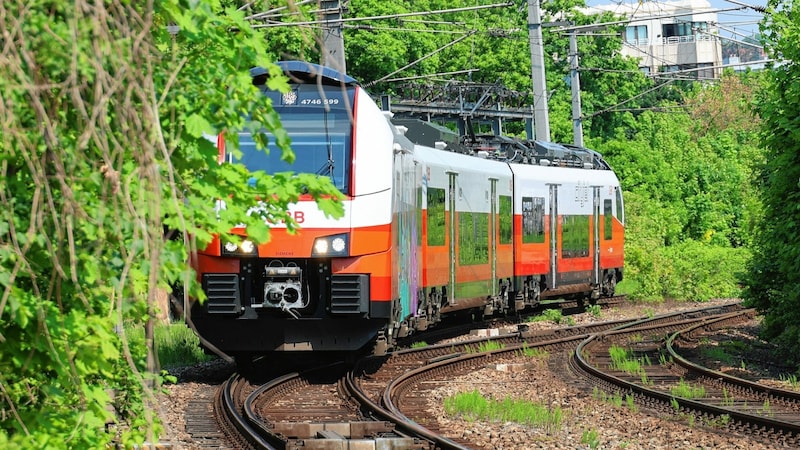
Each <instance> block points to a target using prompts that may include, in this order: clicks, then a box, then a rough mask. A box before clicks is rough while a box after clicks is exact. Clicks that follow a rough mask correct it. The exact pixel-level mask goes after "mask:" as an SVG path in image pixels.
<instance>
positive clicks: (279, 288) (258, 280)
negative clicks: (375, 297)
mask: <svg viewBox="0 0 800 450" xmlns="http://www.w3.org/2000/svg"><path fill="white" fill-rule="evenodd" d="M202 281H203V290H204V291H205V292H206V295H207V296H208V299H207V301H206V304H205V311H206V313H208V314H224V315H237V316H243V317H244V318H256V317H259V316H272V317H287V318H295V319H297V318H322V317H327V316H348V317H353V316H365V315H366V314H367V313H368V312H369V276H368V275H366V274H331V269H330V262H329V261H328V260H321V259H261V258H257V259H243V260H242V265H241V270H240V272H239V273H238V274H231V273H221V274H205V275H203V280H202Z"/></svg>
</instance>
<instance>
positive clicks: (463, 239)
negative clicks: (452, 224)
mask: <svg viewBox="0 0 800 450" xmlns="http://www.w3.org/2000/svg"><path fill="white" fill-rule="evenodd" d="M488 262H489V215H488V214H485V213H470V212H459V213H458V263H459V264H462V265H470V264H486V263H488Z"/></svg>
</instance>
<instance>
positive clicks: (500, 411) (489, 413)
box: [444, 390, 564, 432]
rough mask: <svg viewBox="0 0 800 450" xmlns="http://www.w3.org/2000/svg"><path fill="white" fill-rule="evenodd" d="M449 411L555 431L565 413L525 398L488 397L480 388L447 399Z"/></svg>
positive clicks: (445, 405)
mask: <svg viewBox="0 0 800 450" xmlns="http://www.w3.org/2000/svg"><path fill="white" fill-rule="evenodd" d="M444 409H445V412H447V414H450V415H460V416H462V417H464V418H465V419H466V420H492V421H501V422H516V423H521V424H524V425H532V426H536V427H541V428H544V429H545V430H547V431H549V432H552V431H557V430H558V429H559V428H560V427H561V421H562V419H563V415H564V414H563V412H562V411H561V408H559V407H548V406H547V405H542V404H539V403H533V402H529V401H526V400H514V399H512V398H510V397H506V398H504V399H503V400H496V399H491V398H488V399H487V398H486V397H484V396H483V395H481V393H480V392H478V391H477V390H473V391H470V392H462V393H459V394H456V395H453V396H450V397H447V398H445V399H444Z"/></svg>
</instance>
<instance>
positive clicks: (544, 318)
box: [528, 309, 564, 325]
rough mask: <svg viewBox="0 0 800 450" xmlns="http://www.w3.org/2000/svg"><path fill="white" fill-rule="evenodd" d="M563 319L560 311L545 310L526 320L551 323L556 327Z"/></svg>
mask: <svg viewBox="0 0 800 450" xmlns="http://www.w3.org/2000/svg"><path fill="white" fill-rule="evenodd" d="M563 319H564V316H563V314H562V312H561V310H560V309H545V310H544V311H543V312H542V313H541V314H539V315H536V316H533V317H530V318H528V321H529V322H553V323H554V324H556V325H558V324H560V323H561V321H562V320H563Z"/></svg>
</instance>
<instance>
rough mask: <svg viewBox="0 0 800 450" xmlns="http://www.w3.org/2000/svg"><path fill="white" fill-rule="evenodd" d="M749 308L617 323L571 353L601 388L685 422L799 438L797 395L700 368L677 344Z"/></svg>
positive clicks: (772, 438) (738, 318) (743, 315)
mask: <svg viewBox="0 0 800 450" xmlns="http://www.w3.org/2000/svg"><path fill="white" fill-rule="evenodd" d="M754 315H755V312H754V311H753V310H743V311H737V312H732V313H727V314H719V315H715V316H714V317H711V318H708V319H704V320H701V321H697V322H696V323H691V322H686V321H681V322H675V323H667V324H652V325H648V326H646V327H620V328H619V329H616V330H614V331H611V332H607V333H603V334H595V335H593V336H591V337H590V338H588V339H586V340H584V341H583V342H582V343H581V344H580V345H579V346H578V348H577V350H576V352H575V356H574V358H573V359H572V363H573V368H574V370H576V371H578V372H580V373H583V374H587V375H588V376H589V377H590V378H589V379H590V380H592V382H593V383H594V384H595V385H596V386H597V387H598V388H599V389H601V390H603V391H604V392H607V393H613V394H614V395H620V396H631V397H632V398H633V399H634V401H635V402H636V403H637V404H641V405H643V406H644V407H647V408H650V409H654V410H657V411H660V412H662V413H666V414H672V415H674V416H676V417H678V418H680V419H682V420H686V421H687V422H688V423H700V424H702V425H706V426H710V427H713V428H719V429H728V430H730V431H736V432H742V433H745V434H749V435H752V436H755V437H758V438H762V439H765V440H768V441H769V442H773V443H777V444H780V445H784V446H788V447H796V446H797V445H798V443H800V441H799V440H798V438H799V437H800V414H798V412H799V411H800V394H798V393H797V392H794V391H788V390H783V389H777V388H772V387H767V386H763V385H760V384H758V383H753V382H750V381H747V380H743V379H740V378H736V377H733V376H729V375H726V374H724V373H722V372H717V371H713V370H709V369H706V368H704V367H701V366H699V365H697V364H694V363H692V362H690V361H688V360H687V359H685V358H683V357H682V356H681V355H680V347H681V345H686V344H687V343H688V342H689V341H691V340H694V339H697V337H698V336H699V335H700V334H702V333H704V332H709V331H711V330H718V329H721V328H725V327H730V326H734V325H736V324H738V323H741V322H744V321H746V320H749V319H750V318H752V317H753V316H754Z"/></svg>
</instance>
